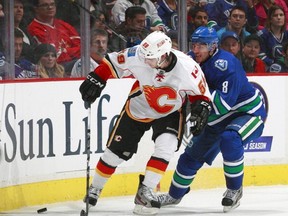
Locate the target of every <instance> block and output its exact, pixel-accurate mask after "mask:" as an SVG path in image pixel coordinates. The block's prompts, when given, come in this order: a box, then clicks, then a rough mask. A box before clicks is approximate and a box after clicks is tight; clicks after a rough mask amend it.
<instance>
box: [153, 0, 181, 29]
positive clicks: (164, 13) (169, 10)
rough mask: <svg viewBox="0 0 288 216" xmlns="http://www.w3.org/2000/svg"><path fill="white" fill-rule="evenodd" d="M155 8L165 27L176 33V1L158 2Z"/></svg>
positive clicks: (160, 0)
mask: <svg viewBox="0 0 288 216" xmlns="http://www.w3.org/2000/svg"><path fill="white" fill-rule="evenodd" d="M156 8H157V11H158V15H159V17H160V18H161V19H162V21H163V23H164V24H165V26H167V27H168V28H169V30H170V31H171V30H174V31H176V30H177V29H178V13H177V1H176V0H158V1H157V3H156Z"/></svg>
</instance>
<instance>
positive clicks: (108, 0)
mask: <svg viewBox="0 0 288 216" xmlns="http://www.w3.org/2000/svg"><path fill="white" fill-rule="evenodd" d="M115 2H116V0H105V1H104V0H91V6H90V11H99V12H102V13H104V15H105V18H106V20H108V23H111V22H113V19H112V12H111V10H112V7H113V6H114V4H115Z"/></svg>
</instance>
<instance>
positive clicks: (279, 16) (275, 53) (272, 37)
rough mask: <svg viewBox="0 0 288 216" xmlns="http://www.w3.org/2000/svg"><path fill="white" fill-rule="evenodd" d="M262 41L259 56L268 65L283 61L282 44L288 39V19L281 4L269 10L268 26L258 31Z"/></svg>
mask: <svg viewBox="0 0 288 216" xmlns="http://www.w3.org/2000/svg"><path fill="white" fill-rule="evenodd" d="M258 35H259V36H260V37H261V39H262V41H264V42H265V43H262V44H261V50H260V54H259V57H260V58H261V59H262V60H263V61H264V62H265V64H266V67H270V66H271V65H272V64H274V63H275V64H276V65H277V64H279V63H280V64H282V63H283V59H284V56H283V52H282V46H283V44H284V42H285V41H287V40H288V31H287V30H286V19H285V13H284V11H283V8H282V7H280V6H279V5H273V6H271V7H270V8H269V10H268V17H267V21H266V26H265V28H264V29H263V30H260V31H259V32H258Z"/></svg>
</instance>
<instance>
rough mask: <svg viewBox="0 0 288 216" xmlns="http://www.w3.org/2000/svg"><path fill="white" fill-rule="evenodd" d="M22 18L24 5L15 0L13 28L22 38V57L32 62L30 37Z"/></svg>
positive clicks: (21, 1) (20, 0) (21, 0)
mask: <svg viewBox="0 0 288 216" xmlns="http://www.w3.org/2000/svg"><path fill="white" fill-rule="evenodd" d="M23 16H24V4H23V0H15V1H14V25H15V28H16V29H18V30H19V31H21V32H22V34H23V36H24V38H23V41H24V43H23V50H22V54H21V55H22V56H24V57H25V58H26V59H28V60H29V61H33V46H34V45H35V44H32V42H31V36H30V35H29V34H28V33H27V25H26V23H25V21H23Z"/></svg>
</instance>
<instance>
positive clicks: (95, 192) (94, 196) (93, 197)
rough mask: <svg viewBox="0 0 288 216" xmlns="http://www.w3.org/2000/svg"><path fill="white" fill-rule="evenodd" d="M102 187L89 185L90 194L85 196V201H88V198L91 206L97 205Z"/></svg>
mask: <svg viewBox="0 0 288 216" xmlns="http://www.w3.org/2000/svg"><path fill="white" fill-rule="evenodd" d="M101 191H102V189H99V188H95V187H93V186H92V185H90V187H89V194H88V197H87V195H86V196H85V197H84V199H83V201H84V202H85V203H86V202H87V199H88V203H89V205H90V207H91V206H95V205H96V203H97V200H98V198H99V196H100V194H101Z"/></svg>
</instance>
